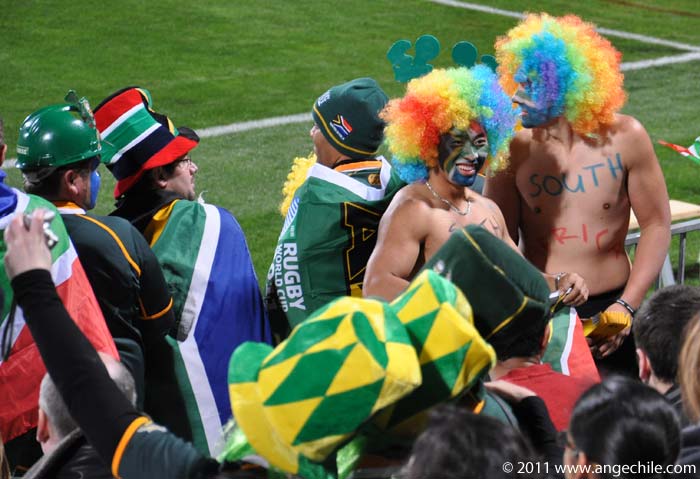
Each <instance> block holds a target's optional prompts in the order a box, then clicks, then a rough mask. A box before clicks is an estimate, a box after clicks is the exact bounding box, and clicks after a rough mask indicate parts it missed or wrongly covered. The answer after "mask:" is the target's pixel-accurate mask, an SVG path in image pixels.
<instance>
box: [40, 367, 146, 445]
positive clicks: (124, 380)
mask: <svg viewBox="0 0 700 479" xmlns="http://www.w3.org/2000/svg"><path fill="white" fill-rule="evenodd" d="M98 354H99V355H100V358H101V359H102V362H103V363H104V365H105V368H106V369H107V372H108V373H109V377H110V378H112V380H113V381H114V383H115V384H116V385H117V387H118V388H119V390H120V391H121V392H122V393H123V394H124V396H125V397H126V398H127V399H128V400H129V401H130V402H131V403H132V404H136V386H135V383H134V378H133V376H132V375H131V373H130V372H129V370H128V369H126V367H125V366H124V365H123V364H122V363H120V362H119V361H117V360H116V359H114V358H112V357H111V356H109V355H107V354H104V353H98ZM77 428H78V425H77V423H76V422H75V420H74V419H73V418H72V417H71V415H70V413H69V412H68V408H67V407H66V403H65V402H64V401H63V398H62V397H61V394H60V393H59V392H58V389H57V388H56V385H55V384H54V382H53V380H52V379H51V376H49V374H48V373H47V374H45V375H44V378H43V379H42V381H41V386H40V389H39V423H38V426H37V432H36V439H37V441H38V442H39V443H40V444H41V448H42V450H43V451H44V454H49V453H50V452H51V451H53V450H54V449H55V448H56V446H57V445H58V444H59V443H60V442H61V440H62V439H63V438H65V437H66V436H67V435H68V434H70V433H71V432H73V431H74V430H75V429H77Z"/></svg>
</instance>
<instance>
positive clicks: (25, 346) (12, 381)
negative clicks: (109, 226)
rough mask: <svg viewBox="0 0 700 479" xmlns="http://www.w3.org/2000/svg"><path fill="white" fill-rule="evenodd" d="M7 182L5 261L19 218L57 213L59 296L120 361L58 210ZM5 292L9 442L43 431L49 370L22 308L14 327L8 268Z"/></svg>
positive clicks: (2, 424)
mask: <svg viewBox="0 0 700 479" xmlns="http://www.w3.org/2000/svg"><path fill="white" fill-rule="evenodd" d="M2 178H4V175H3V176H0V208H1V209H2V211H1V212H0V257H4V256H5V252H6V245H5V242H4V240H3V235H2V232H3V231H4V230H5V228H7V226H8V225H9V224H10V221H12V220H13V219H14V217H15V215H17V214H22V213H25V212H26V213H29V212H31V211H33V210H35V209H37V208H43V209H45V210H51V211H54V212H55V213H56V217H55V218H54V220H53V222H52V223H51V229H52V230H53V232H54V233H56V235H57V236H58V238H59V242H58V244H56V246H55V247H54V248H53V250H52V251H51V253H52V258H53V265H52V266H51V277H52V278H53V281H54V283H55V284H56V291H57V292H58V295H59V296H60V298H61V300H62V301H63V305H64V306H65V307H66V310H67V311H68V313H69V314H70V315H71V317H72V318H73V320H74V321H75V322H76V324H77V325H78V327H80V329H81V330H82V332H83V334H85V336H86V337H87V338H88V339H89V340H90V342H91V343H92V345H93V346H94V347H95V349H96V350H98V351H103V352H105V353H108V354H110V355H112V356H114V357H115V358H117V357H118V354H117V350H116V348H115V346H114V341H113V340H112V336H111V334H110V333H109V330H108V329H107V325H106V324H105V320H104V317H103V316H102V311H101V310H100V306H99V304H98V303H97V300H96V299H95V295H94V293H93V292H92V288H91V287H90V283H88V280H87V277H86V276H85V271H84V270H83V267H82V265H81V264H80V261H78V256H77V254H76V252H75V249H74V248H73V244H72V243H71V242H70V239H69V238H68V232H67V231H66V228H65V226H64V225H63V221H62V220H61V216H60V215H59V214H58V212H57V211H56V208H55V207H54V206H53V205H52V204H51V203H49V202H47V201H45V200H43V199H41V198H39V197H36V196H31V195H26V194H24V193H22V192H20V191H18V190H15V189H11V188H9V187H7V186H5V185H4V184H3V183H2ZM0 287H1V288H2V292H3V293H4V303H3V304H2V316H1V317H0V336H2V335H3V334H4V333H5V332H7V334H8V337H9V340H10V344H11V345H12V346H11V349H10V355H9V357H8V358H7V360H3V359H2V357H0V404H2V407H0V434H2V439H3V440H4V441H9V440H11V439H13V438H15V437H17V436H19V435H21V434H24V433H25V432H27V431H28V430H30V429H31V428H33V427H35V426H36V425H37V420H38V402H39V384H40V383H41V379H42V378H43V377H44V374H45V373H46V368H45V367H44V363H43V362H42V360H41V356H40V355H39V350H38V349H37V347H36V344H35V343H34V340H33V339H32V335H31V334H30V332H29V329H28V328H27V327H26V325H25V323H24V315H23V314H22V310H21V308H16V310H15V315H14V321H12V325H11V326H10V321H8V318H9V316H10V312H11V309H12V297H13V293H12V288H11V287H10V280H9V279H8V277H7V274H6V273H5V269H4V268H0Z"/></svg>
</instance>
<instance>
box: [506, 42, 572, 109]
mask: <svg viewBox="0 0 700 479" xmlns="http://www.w3.org/2000/svg"><path fill="white" fill-rule="evenodd" d="M519 73H520V75H516V76H518V77H519V78H517V79H516V81H522V80H524V78H522V77H523V75H524V76H525V77H526V78H527V79H529V80H530V81H531V82H532V90H531V91H530V95H531V96H532V100H533V101H534V102H535V103H536V104H537V105H547V106H548V107H549V114H550V117H551V118H555V117H557V116H561V115H563V114H564V110H565V109H566V97H567V94H568V93H569V91H570V90H571V89H572V87H573V86H574V82H575V81H576V78H577V75H578V74H577V73H576V72H575V71H574V69H573V67H572V65H571V62H570V60H569V58H568V57H567V52H566V44H565V43H564V40H562V39H561V38H557V37H555V36H554V35H552V34H551V33H550V32H546V31H545V32H542V33H538V34H536V35H533V37H532V43H531V45H529V46H528V47H526V48H525V49H523V63H522V65H521V66H520V70H519Z"/></svg>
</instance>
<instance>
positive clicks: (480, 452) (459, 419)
mask: <svg viewBox="0 0 700 479" xmlns="http://www.w3.org/2000/svg"><path fill="white" fill-rule="evenodd" d="M532 460H536V454H535V452H534V451H533V450H532V448H531V447H530V445H529V443H528V442H527V441H526V440H525V438H524V437H523V436H522V435H521V434H520V433H519V432H518V431H517V430H515V429H514V428H512V427H511V426H509V425H507V424H505V423H502V422H501V421H499V420H497V419H494V418H492V417H488V416H480V415H476V414H473V413H471V412H469V411H467V410H466V409H464V408H460V407H457V406H454V405H451V404H445V405H441V406H438V407H436V408H435V409H434V410H433V412H432V413H431V414H430V420H429V423H428V427H427V429H426V430H425V431H424V432H423V433H422V434H421V435H420V436H419V437H418V439H417V440H416V442H415V443H414V444H413V450H412V453H411V457H410V459H409V461H408V463H407V464H406V465H405V466H404V467H403V469H402V470H401V473H400V474H399V477H400V478H401V479H425V478H431V477H434V478H440V479H450V478H454V479H464V478H477V477H488V478H489V479H505V478H516V477H518V475H517V472H518V471H517V469H516V470H515V471H512V472H510V473H506V472H504V471H503V464H504V463H505V462H511V463H512V464H516V465H517V463H518V462H527V461H532Z"/></svg>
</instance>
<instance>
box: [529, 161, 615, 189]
mask: <svg viewBox="0 0 700 479" xmlns="http://www.w3.org/2000/svg"><path fill="white" fill-rule="evenodd" d="M581 170H582V172H581V173H578V174H577V175H567V174H566V173H561V174H559V175H549V174H542V173H533V174H531V175H530V177H529V188H528V192H527V193H528V195H529V196H530V197H532V198H537V197H539V196H541V195H549V196H559V195H561V194H562V193H564V192H565V191H568V192H570V193H586V192H587V191H592V190H595V189H596V188H599V187H601V185H602V184H603V183H604V182H607V180H608V179H610V180H612V181H613V182H616V181H620V182H621V181H622V180H623V179H624V174H625V170H624V167H623V166H622V158H621V157H620V154H619V153H616V154H615V159H614V160H613V159H612V158H606V161H605V162H599V163H594V164H591V165H586V166H583V167H581Z"/></svg>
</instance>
